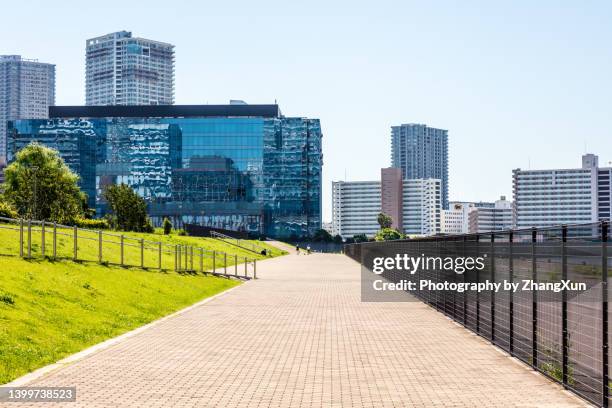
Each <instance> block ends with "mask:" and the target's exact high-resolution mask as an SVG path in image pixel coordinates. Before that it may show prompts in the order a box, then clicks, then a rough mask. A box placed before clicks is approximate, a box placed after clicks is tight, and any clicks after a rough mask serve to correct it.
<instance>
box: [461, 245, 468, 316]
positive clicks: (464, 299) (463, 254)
mask: <svg viewBox="0 0 612 408" xmlns="http://www.w3.org/2000/svg"><path fill="white" fill-rule="evenodd" d="M466 241H467V237H466V236H464V237H463V244H462V248H461V256H463V257H467V253H466V252H465V242H466ZM466 275H467V273H464V274H463V283H464V284H465V283H467V277H466ZM467 308H468V301H467V293H466V292H463V325H464V326H466V327H467Z"/></svg>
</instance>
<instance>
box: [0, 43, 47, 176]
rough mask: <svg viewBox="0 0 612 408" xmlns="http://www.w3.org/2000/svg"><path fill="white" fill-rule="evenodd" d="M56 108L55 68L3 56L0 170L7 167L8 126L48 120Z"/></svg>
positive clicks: (0, 67) (0, 62)
mask: <svg viewBox="0 0 612 408" xmlns="http://www.w3.org/2000/svg"><path fill="white" fill-rule="evenodd" d="M54 104H55V65H53V64H46V63H42V62H38V61H37V60H30V59H24V58H21V56H19V55H0V166H3V165H4V164H5V163H6V139H7V132H6V130H7V128H6V123H7V121H9V120H16V119H25V118H28V119H36V118H47V117H48V114H49V106H51V105H54Z"/></svg>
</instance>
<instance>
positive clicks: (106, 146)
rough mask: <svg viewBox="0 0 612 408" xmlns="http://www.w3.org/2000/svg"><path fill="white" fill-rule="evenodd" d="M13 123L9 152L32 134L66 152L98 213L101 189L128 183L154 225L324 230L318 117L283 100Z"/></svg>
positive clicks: (99, 109)
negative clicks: (281, 104)
mask: <svg viewBox="0 0 612 408" xmlns="http://www.w3.org/2000/svg"><path fill="white" fill-rule="evenodd" d="M49 113H50V116H51V118H50V119H48V120H32V119H29V120H17V121H13V122H9V133H10V135H11V136H10V153H11V154H10V155H9V160H10V159H12V158H13V157H14V155H15V153H16V152H17V151H19V149H21V148H22V147H23V146H25V145H27V144H28V143H30V142H31V141H38V142H40V143H43V144H45V145H47V146H50V147H53V148H55V149H57V150H58V151H59V152H60V155H61V156H62V158H63V159H64V160H65V162H66V164H67V165H68V166H69V167H70V168H71V169H72V170H73V171H75V172H76V173H77V174H79V176H80V177H81V179H80V181H79V183H80V186H81V189H82V190H83V191H84V192H86V193H87V195H88V197H89V205H90V207H92V208H96V211H97V214H98V215H99V216H102V215H104V214H105V213H106V212H107V210H108V209H107V203H106V202H105V200H104V197H103V194H102V193H103V191H104V189H105V188H106V187H107V186H109V185H112V184H119V183H125V184H127V185H129V186H130V187H132V188H133V189H134V190H135V191H136V192H137V193H138V194H139V195H140V196H141V197H143V198H144V199H145V201H146V202H147V204H148V210H149V215H150V216H151V218H152V220H153V222H154V223H155V224H156V225H160V224H161V222H162V220H163V218H164V217H168V218H170V219H171V220H172V223H173V225H175V226H177V227H181V226H182V225H183V224H184V223H189V224H198V225H202V226H208V227H215V228H223V229H228V230H235V231H244V232H251V233H256V234H263V235H266V236H270V237H276V238H285V239H288V238H292V237H307V236H312V235H313V234H314V233H315V232H316V231H317V230H319V229H320V228H321V170H322V165H323V155H322V152H321V142H322V133H321V125H320V122H319V120H318V119H310V118H303V117H285V116H283V115H282V114H281V112H280V109H279V108H278V105H183V106H181V105H174V106H71V107H54V108H51V109H50V112H49Z"/></svg>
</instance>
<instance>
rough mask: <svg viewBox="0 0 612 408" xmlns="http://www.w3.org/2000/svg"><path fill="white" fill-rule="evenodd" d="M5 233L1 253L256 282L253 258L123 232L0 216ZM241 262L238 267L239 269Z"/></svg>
mask: <svg viewBox="0 0 612 408" xmlns="http://www.w3.org/2000/svg"><path fill="white" fill-rule="evenodd" d="M0 229H2V230H5V231H7V233H6V234H5V235H6V237H7V240H6V242H3V244H2V245H0V255H5V256H7V255H8V256H17V255H18V256H20V257H22V258H44V257H48V258H50V259H71V260H73V261H78V262H96V263H100V264H111V265H120V266H134V267H139V268H143V269H159V270H174V271H177V272H202V273H211V274H214V275H223V276H227V277H235V278H240V279H256V278H257V260H256V259H255V258H248V257H243V256H240V257H239V256H238V255H236V254H229V253H226V252H222V251H210V250H207V249H204V248H201V247H196V246H191V245H174V244H168V243H164V242H159V241H149V240H145V239H142V238H135V237H131V236H129V235H124V234H121V233H114V232H106V231H99V230H91V229H86V228H77V227H74V226H67V225H61V224H57V223H50V222H45V221H34V220H15V219H11V218H3V217H0ZM239 264H242V265H239Z"/></svg>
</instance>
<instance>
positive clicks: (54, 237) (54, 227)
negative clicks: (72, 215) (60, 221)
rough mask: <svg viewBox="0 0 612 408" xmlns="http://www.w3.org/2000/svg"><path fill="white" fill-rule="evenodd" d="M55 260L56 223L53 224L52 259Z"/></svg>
mask: <svg viewBox="0 0 612 408" xmlns="http://www.w3.org/2000/svg"><path fill="white" fill-rule="evenodd" d="M55 258H57V223H56V222H54V223H53V259H55Z"/></svg>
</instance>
